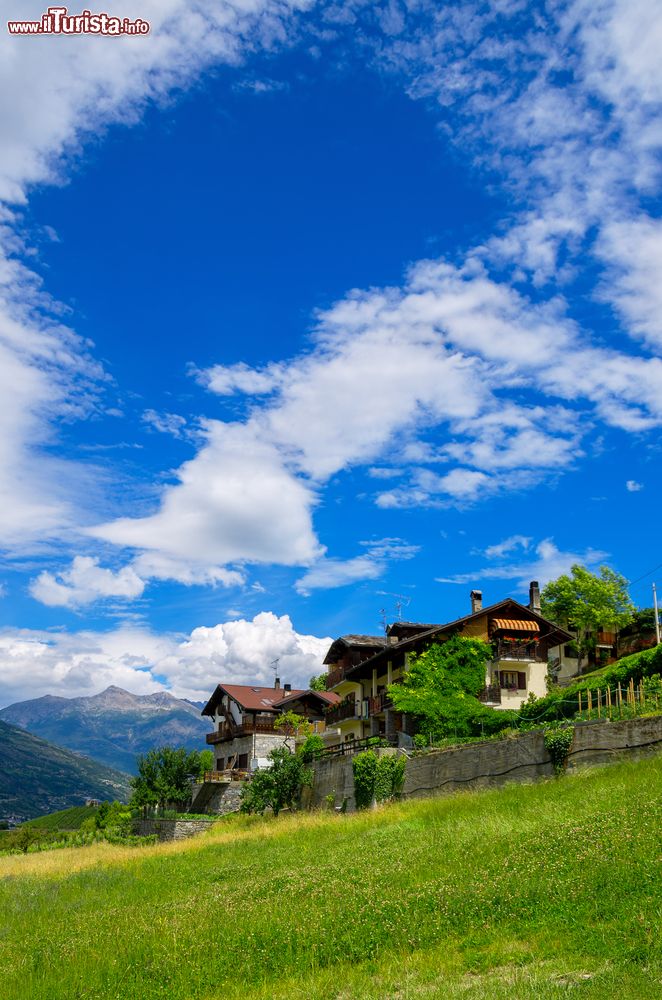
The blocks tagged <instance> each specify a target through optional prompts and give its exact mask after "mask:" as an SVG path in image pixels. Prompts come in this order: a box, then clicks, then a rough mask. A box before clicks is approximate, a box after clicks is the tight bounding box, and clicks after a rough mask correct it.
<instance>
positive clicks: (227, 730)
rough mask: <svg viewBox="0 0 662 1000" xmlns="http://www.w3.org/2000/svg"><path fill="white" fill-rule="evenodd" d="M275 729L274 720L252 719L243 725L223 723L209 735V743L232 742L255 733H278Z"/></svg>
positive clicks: (207, 737)
mask: <svg viewBox="0 0 662 1000" xmlns="http://www.w3.org/2000/svg"><path fill="white" fill-rule="evenodd" d="M278 732H279V730H278V729H275V728H274V720H273V719H256V720H255V721H254V722H253V720H252V719H250V720H247V721H246V722H241V723H238V724H237V723H231V724H228V723H227V722H222V723H221V724H220V726H219V727H218V729H217V730H216V732H214V733H207V736H206V740H207V743H212V744H213V743H222V742H223V741H224V740H231V739H233V738H234V737H235V736H252V735H253V733H278Z"/></svg>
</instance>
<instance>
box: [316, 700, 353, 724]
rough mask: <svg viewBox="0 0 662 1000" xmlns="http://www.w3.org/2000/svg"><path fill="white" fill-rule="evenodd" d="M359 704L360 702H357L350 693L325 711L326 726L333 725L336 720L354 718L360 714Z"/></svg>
mask: <svg viewBox="0 0 662 1000" xmlns="http://www.w3.org/2000/svg"><path fill="white" fill-rule="evenodd" d="M359 705H360V702H357V700H356V698H355V697H354V695H350V696H349V697H347V698H345V699H344V700H343V701H341V702H340V704H339V705H334V707H333V708H330V709H329V710H328V712H325V713H324V721H325V722H326V724H327V726H333V725H335V723H336V722H342V720H343V719H356V718H358V716H359V715H360V711H359Z"/></svg>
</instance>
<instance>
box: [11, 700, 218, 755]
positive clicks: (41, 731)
mask: <svg viewBox="0 0 662 1000" xmlns="http://www.w3.org/2000/svg"><path fill="white" fill-rule="evenodd" d="M200 707H201V706H199V705H196V704H194V703H193V702H190V701H185V700H184V699H182V698H175V697H174V696H173V695H171V694H168V693H167V692H165V691H159V692H157V693H155V694H149V695H136V694H131V693H130V692H129V691H124V690H123V689H122V688H119V687H115V686H111V687H109V688H106V690H105V691H102V692H101V693H100V694H96V695H91V696H88V697H81V698H61V697H58V696H55V695H45V696H44V697H42V698H35V699H33V700H31V701H20V702H16V704H14V705H9V706H8V707H7V708H3V709H2V710H0V720H2V721H3V722H7V723H10V724H11V725H14V726H19V727H20V728H21V729H25V730H27V731H28V732H30V733H33V734H35V735H39V736H40V737H41V738H42V739H45V740H49V741H50V742H52V743H56V744H58V746H60V747H66V748H68V749H69V750H74V751H76V752H77V753H82V754H85V755H86V756H88V757H92V758H93V759H94V760H95V761H99V762H100V763H102V764H106V765H107V766H108V767H111V768H116V769H117V770H119V771H125V772H128V773H129V774H135V773H136V758H137V756H138V755H139V754H144V753H146V752H147V751H148V750H151V749H152V748H154V747H160V746H174V747H179V746H184V747H186V748H187V749H189V750H202V749H204V748H205V736H206V734H207V733H208V732H209V731H210V729H211V724H210V722H209V721H208V720H206V719H203V718H202V716H201V715H200Z"/></svg>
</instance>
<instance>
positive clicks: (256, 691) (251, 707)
mask: <svg viewBox="0 0 662 1000" xmlns="http://www.w3.org/2000/svg"><path fill="white" fill-rule="evenodd" d="M303 693H304V691H303V689H299V688H297V689H293V690H291V691H285V690H284V688H274V687H260V685H258V684H255V685H251V684H219V685H218V686H217V687H216V690H215V691H214V693H213V695H212V696H211V698H210V699H209V701H208V702H207V704H206V705H205V707H204V708H203V710H202V714H203V715H211V714H212V713H213V710H214V708H215V706H216V705H217V704H218V702H219V701H220V700H221V698H222V696H223V695H224V694H228V695H230V697H231V698H232V699H234V701H236V702H237V704H238V705H239V706H240V707H241V708H243V709H244V710H245V711H247V712H273V711H275V709H274V704H275V703H276V702H277V701H282V699H283V697H284V696H285V695H295V694H303Z"/></svg>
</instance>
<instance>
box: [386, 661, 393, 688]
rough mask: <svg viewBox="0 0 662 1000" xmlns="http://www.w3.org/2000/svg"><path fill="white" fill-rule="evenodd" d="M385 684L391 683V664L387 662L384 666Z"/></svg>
mask: <svg viewBox="0 0 662 1000" xmlns="http://www.w3.org/2000/svg"><path fill="white" fill-rule="evenodd" d="M386 683H387V684H392V683H393V663H392V662H391V660H389V661H388V662H387V664H386Z"/></svg>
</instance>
